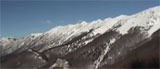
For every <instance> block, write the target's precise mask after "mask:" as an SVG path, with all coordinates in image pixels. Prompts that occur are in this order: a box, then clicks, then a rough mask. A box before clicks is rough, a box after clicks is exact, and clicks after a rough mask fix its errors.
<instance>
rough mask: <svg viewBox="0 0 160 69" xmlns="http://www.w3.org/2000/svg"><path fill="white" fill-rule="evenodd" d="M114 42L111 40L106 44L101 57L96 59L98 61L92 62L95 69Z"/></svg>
mask: <svg viewBox="0 0 160 69" xmlns="http://www.w3.org/2000/svg"><path fill="white" fill-rule="evenodd" d="M115 41H116V39H114V38H113V39H111V40H110V42H109V43H106V48H105V50H104V51H102V52H101V55H100V56H99V57H98V59H97V60H96V61H95V62H94V64H95V68H96V69H98V66H99V64H100V63H101V61H102V60H103V58H104V56H105V55H106V54H107V52H108V51H109V49H110V45H111V44H112V43H114V42H115Z"/></svg>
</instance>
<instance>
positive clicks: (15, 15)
mask: <svg viewBox="0 0 160 69" xmlns="http://www.w3.org/2000/svg"><path fill="white" fill-rule="evenodd" d="M159 4H160V2H159V0H121V1H117V0H114V1H112V0H107V1H104V0H101V1H82V0H79V1H78V0H76V1H43V0H41V1H40V0H34V1H31V0H30V1H25V0H23V1H18V0H14V1H11V0H8V1H4V0H2V1H1V33H0V34H1V37H7V36H9V37H21V36H24V35H28V34H30V33H36V32H45V31H47V30H49V29H51V28H53V27H55V26H59V25H67V24H75V23H77V22H79V21H88V22H90V21H93V20H97V19H105V18H107V17H116V16H119V15H121V14H125V15H131V14H135V13H137V12H140V11H142V10H144V9H147V8H151V7H154V6H158V5H159Z"/></svg>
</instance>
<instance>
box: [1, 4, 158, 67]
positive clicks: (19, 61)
mask: <svg viewBox="0 0 160 69" xmlns="http://www.w3.org/2000/svg"><path fill="white" fill-rule="evenodd" d="M158 29H160V6H157V7H153V8H150V9H147V10H144V11H142V12H139V13H137V14H134V15H131V16H126V15H121V16H118V17H115V18H107V19H104V20H100V19H98V20H96V21H93V22H90V23H87V22H85V21H83V22H82V23H78V24H75V25H67V26H59V27H55V28H53V29H51V30H49V31H47V32H45V33H40V34H31V35H28V36H25V37H22V38H16V39H8V38H3V39H1V40H0V47H2V50H1V53H0V56H1V64H2V68H19V69H21V68H42V69H44V68H47V69H48V68H50V69H52V68H83V69H98V68H106V67H108V68H110V67H111V68H113V67H121V66H123V65H126V64H125V63H122V64H121V65H119V64H120V63H121V62H122V61H125V60H124V58H127V57H130V56H134V53H133V54H132V52H134V51H135V52H138V53H139V52H140V51H139V50H138V49H140V50H141V49H142V50H143V49H144V50H145V46H146V47H147V44H148V43H149V44H152V43H153V42H152V41H154V39H155V38H157V39H158V38H159V36H155V37H153V35H155V34H153V33H154V32H155V31H157V30H158ZM156 33H157V32H156ZM157 35H159V32H158V33H157ZM152 39H153V40H152ZM150 42H151V43H150ZM151 46H153V47H154V46H156V47H157V46H158V43H157V40H156V44H155V45H151ZM149 48H150V47H148V48H146V49H149ZM157 49H158V48H157ZM137 50H138V51H137ZM149 50H151V51H152V48H151V49H149ZM130 54H132V55H130ZM142 54H143V53H142ZM156 55H157V54H156ZM147 57H149V56H147ZM156 57H157V56H156ZM137 58H138V57H137ZM127 60H131V59H127ZM126 63H129V62H126ZM127 66H129V65H126V66H124V67H125V68H126V67H127ZM122 68H123V67H122Z"/></svg>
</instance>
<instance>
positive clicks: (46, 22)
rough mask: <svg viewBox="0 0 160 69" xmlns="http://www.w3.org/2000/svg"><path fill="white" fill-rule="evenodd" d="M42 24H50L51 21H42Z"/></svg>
mask: <svg viewBox="0 0 160 69" xmlns="http://www.w3.org/2000/svg"><path fill="white" fill-rule="evenodd" d="M42 23H43V24H52V21H51V20H45V21H42Z"/></svg>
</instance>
